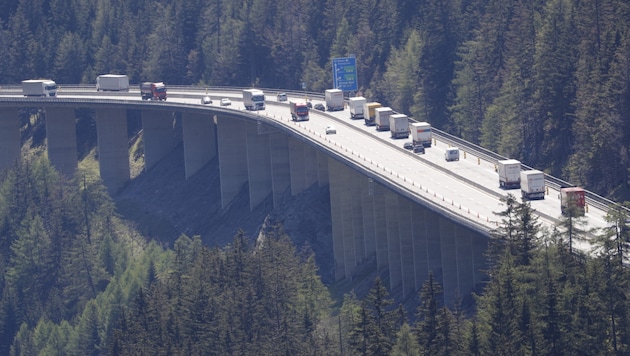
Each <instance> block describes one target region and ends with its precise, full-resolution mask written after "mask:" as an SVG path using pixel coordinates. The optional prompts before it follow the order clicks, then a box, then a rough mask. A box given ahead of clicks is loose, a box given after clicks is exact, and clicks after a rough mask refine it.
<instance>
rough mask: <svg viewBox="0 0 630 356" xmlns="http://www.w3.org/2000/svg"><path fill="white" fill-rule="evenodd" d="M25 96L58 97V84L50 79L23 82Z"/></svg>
mask: <svg viewBox="0 0 630 356" xmlns="http://www.w3.org/2000/svg"><path fill="white" fill-rule="evenodd" d="M22 94H24V96H47V97H52V96H57V83H55V82H54V81H52V80H50V79H29V80H23V81H22Z"/></svg>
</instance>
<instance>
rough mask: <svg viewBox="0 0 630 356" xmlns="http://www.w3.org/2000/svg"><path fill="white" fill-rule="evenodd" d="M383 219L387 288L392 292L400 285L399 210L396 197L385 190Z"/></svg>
mask: <svg viewBox="0 0 630 356" xmlns="http://www.w3.org/2000/svg"><path fill="white" fill-rule="evenodd" d="M385 206H386V207H385V219H386V221H387V252H388V259H389V288H390V290H394V289H396V288H398V287H400V285H401V283H402V267H401V257H400V228H399V221H400V208H399V206H398V195H397V194H396V193H394V192H392V191H391V190H389V189H385Z"/></svg>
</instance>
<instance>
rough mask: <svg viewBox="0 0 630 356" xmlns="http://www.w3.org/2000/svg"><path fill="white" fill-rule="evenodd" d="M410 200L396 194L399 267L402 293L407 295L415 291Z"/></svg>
mask: <svg viewBox="0 0 630 356" xmlns="http://www.w3.org/2000/svg"><path fill="white" fill-rule="evenodd" d="M411 206H412V202H411V201H410V200H409V199H407V198H405V197H403V196H402V195H399V196H398V214H399V216H400V219H399V225H398V228H399V233H400V235H399V236H400V267H401V271H402V293H403V297H408V296H410V295H412V294H413V293H414V292H415V291H416V281H415V279H416V276H415V268H414V256H413V229H412V223H413V216H412V215H411Z"/></svg>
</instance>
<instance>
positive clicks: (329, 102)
mask: <svg viewBox="0 0 630 356" xmlns="http://www.w3.org/2000/svg"><path fill="white" fill-rule="evenodd" d="M324 96H325V99H326V110H328V111H340V110H343V90H341V89H326V91H325V92H324Z"/></svg>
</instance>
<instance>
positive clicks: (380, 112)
mask: <svg viewBox="0 0 630 356" xmlns="http://www.w3.org/2000/svg"><path fill="white" fill-rule="evenodd" d="M393 114H394V110H392V108H390V107H387V106H386V107H381V108H376V109H374V123H375V124H376V131H389V117H390V116H391V115H393Z"/></svg>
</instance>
